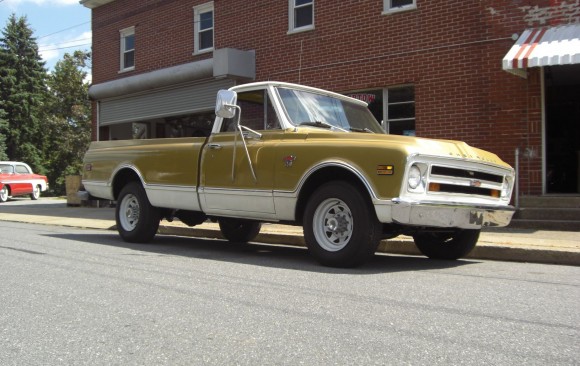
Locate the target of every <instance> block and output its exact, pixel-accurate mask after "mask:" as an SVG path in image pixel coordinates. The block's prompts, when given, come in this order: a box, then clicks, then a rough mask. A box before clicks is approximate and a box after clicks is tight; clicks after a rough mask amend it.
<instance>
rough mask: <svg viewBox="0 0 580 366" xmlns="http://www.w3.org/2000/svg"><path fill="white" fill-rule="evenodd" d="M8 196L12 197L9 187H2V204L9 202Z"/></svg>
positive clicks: (0, 191) (0, 196)
mask: <svg viewBox="0 0 580 366" xmlns="http://www.w3.org/2000/svg"><path fill="white" fill-rule="evenodd" d="M8 196H10V191H9V190H8V186H2V189H0V202H6V201H8Z"/></svg>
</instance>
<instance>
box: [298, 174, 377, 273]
mask: <svg viewBox="0 0 580 366" xmlns="http://www.w3.org/2000/svg"><path fill="white" fill-rule="evenodd" d="M364 192H365V191H364V190H363V191H361V189H358V188H356V187H355V186H353V185H352V184H350V183H348V182H343V181H335V182H329V183H326V184H324V185H322V186H320V187H319V188H318V189H317V190H316V191H315V192H314V193H313V194H312V196H311V197H310V198H309V200H308V204H307V205H306V209H305V211H304V224H303V225H304V239H305V241H306V246H307V247H308V250H309V252H310V253H311V254H312V255H313V256H314V258H315V259H316V260H317V261H318V262H320V263H321V264H322V265H325V266H330V267H343V268H348V267H355V266H358V265H361V264H363V263H364V262H365V261H367V260H368V259H369V258H370V257H371V256H372V255H373V254H374V253H375V251H376V249H377V246H378V245H379V242H380V240H381V232H382V225H381V223H380V222H379V221H378V219H377V217H376V214H375V210H374V208H373V206H372V204H371V203H370V201H369V200H368V199H367V197H365V196H364Z"/></svg>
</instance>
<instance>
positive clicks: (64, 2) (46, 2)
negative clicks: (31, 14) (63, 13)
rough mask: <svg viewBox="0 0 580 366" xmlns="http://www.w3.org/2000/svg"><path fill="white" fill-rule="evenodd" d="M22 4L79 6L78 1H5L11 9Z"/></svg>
mask: <svg viewBox="0 0 580 366" xmlns="http://www.w3.org/2000/svg"><path fill="white" fill-rule="evenodd" d="M24 3H33V4H37V5H44V4H46V5H60V6H68V5H79V0H5V4H6V5H8V6H11V7H16V6H18V5H20V4H24Z"/></svg>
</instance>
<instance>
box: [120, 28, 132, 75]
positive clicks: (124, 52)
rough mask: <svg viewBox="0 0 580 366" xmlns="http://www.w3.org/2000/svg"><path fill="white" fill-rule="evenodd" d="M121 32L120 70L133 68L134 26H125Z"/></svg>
mask: <svg viewBox="0 0 580 366" xmlns="http://www.w3.org/2000/svg"><path fill="white" fill-rule="evenodd" d="M119 33H120V34H121V71H130V70H134V69H135V27H131V28H125V29H123V30H121V31H120V32H119Z"/></svg>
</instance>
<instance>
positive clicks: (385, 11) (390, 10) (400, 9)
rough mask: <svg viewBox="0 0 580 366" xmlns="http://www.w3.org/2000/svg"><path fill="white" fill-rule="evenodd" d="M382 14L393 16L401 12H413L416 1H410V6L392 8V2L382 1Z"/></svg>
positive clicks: (391, 0)
mask: <svg viewBox="0 0 580 366" xmlns="http://www.w3.org/2000/svg"><path fill="white" fill-rule="evenodd" d="M383 4H384V5H383V14H384V15H388V14H395V13H400V12H403V11H409V10H415V9H417V0H412V1H411V4H408V5H403V6H397V7H393V5H392V4H393V0H383Z"/></svg>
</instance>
